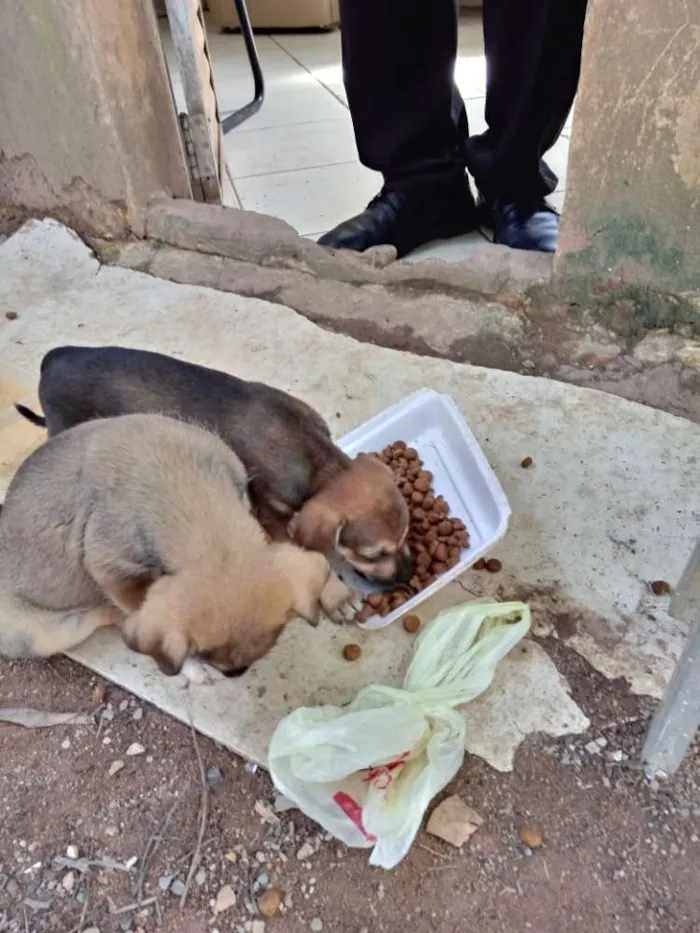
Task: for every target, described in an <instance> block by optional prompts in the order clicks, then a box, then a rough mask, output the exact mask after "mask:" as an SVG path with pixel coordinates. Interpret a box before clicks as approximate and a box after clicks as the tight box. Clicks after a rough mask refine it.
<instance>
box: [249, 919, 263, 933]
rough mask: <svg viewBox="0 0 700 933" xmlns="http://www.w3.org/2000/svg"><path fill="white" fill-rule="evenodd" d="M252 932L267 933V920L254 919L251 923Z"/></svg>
mask: <svg viewBox="0 0 700 933" xmlns="http://www.w3.org/2000/svg"><path fill="white" fill-rule="evenodd" d="M250 933H265V921H264V920H253V922H252V923H251V925H250Z"/></svg>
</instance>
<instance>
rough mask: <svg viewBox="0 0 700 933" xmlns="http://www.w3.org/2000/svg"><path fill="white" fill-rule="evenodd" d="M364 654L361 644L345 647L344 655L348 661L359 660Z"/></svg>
mask: <svg viewBox="0 0 700 933" xmlns="http://www.w3.org/2000/svg"><path fill="white" fill-rule="evenodd" d="M361 654H362V648H360V646H359V645H346V646H345V647H344V648H343V657H344V658H345V660H346V661H357V660H359V658H360V655H361Z"/></svg>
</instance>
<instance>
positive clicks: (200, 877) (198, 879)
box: [194, 868, 207, 888]
mask: <svg viewBox="0 0 700 933" xmlns="http://www.w3.org/2000/svg"><path fill="white" fill-rule="evenodd" d="M206 880H207V873H206V872H205V871H204V869H203V868H200V869H199V871H198V872H197V874H196V875H195V876H194V883H195V884H196V885H197V887H198V888H201V887H202V885H203V884H204V882H205V881H206Z"/></svg>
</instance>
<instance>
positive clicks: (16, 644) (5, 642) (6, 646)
mask: <svg viewBox="0 0 700 933" xmlns="http://www.w3.org/2000/svg"><path fill="white" fill-rule="evenodd" d="M123 618H124V616H123V614H122V613H121V612H119V610H118V609H114V608H113V607H111V606H99V607H96V608H93V609H75V610H70V611H63V610H53V609H40V608H39V607H38V606H34V605H32V604H31V603H29V602H27V601H26V600H25V599H22V597H20V596H17V595H16V594H15V593H6V592H5V593H0V654H3V655H5V656H6V657H10V658H37V657H39V658H49V657H51V656H52V655H54V654H61V653H62V652H64V651H70V650H71V649H72V648H76V647H77V646H78V645H79V644H81V643H82V642H84V641H85V640H86V639H87V638H89V637H90V635H92V633H93V632H94V631H95V630H96V629H98V628H105V627H107V626H111V625H117V626H118V625H120V624H121V622H122V620H123Z"/></svg>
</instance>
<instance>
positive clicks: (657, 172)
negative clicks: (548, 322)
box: [555, 0, 700, 294]
mask: <svg viewBox="0 0 700 933" xmlns="http://www.w3.org/2000/svg"><path fill="white" fill-rule="evenodd" d="M555 268H556V269H557V271H558V272H559V273H560V274H561V275H563V276H566V275H567V274H570V273H571V274H578V273H581V272H584V273H585V272H587V271H590V272H591V273H593V274H595V275H596V276H597V277H602V278H606V277H607V278H613V279H616V278H617V279H622V280H623V281H625V282H628V283H630V284H632V285H646V284H651V285H653V286H655V287H657V288H660V289H665V290H668V291H672V292H674V293H676V294H678V293H682V292H684V291H685V290H695V289H698V288H700V3H699V2H698V0H664V2H658V0H590V3H589V12H588V21H587V30H586V40H585V44H584V58H583V67H582V74H581V84H580V87H579V96H578V102H577V107H576V115H575V120H574V131H573V136H572V140H571V149H570V155H569V170H568V179H567V192H566V205H565V209H564V217H563V224H562V234H561V243H560V249H559V255H558V257H557V260H556V263H555Z"/></svg>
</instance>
